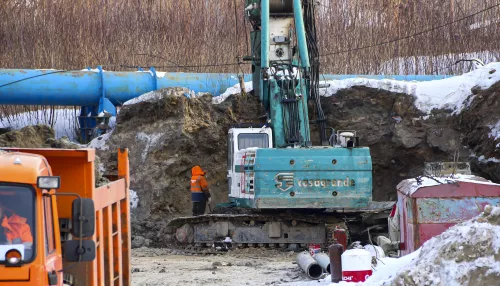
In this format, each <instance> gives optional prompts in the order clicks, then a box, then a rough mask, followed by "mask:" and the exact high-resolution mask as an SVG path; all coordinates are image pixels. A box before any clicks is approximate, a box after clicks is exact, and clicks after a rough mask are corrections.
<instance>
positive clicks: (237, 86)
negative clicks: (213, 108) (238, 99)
mask: <svg viewBox="0 0 500 286" xmlns="http://www.w3.org/2000/svg"><path fill="white" fill-rule="evenodd" d="M252 90H253V85H252V82H251V81H248V82H245V92H250V91H252ZM238 93H241V87H240V84H239V83H238V84H235V85H234V86H232V87H230V88H228V89H227V90H226V91H225V92H224V93H223V94H221V95H219V96H214V98H213V99H212V103H213V104H219V103H222V102H223V101H224V100H226V99H227V98H228V97H229V96H230V95H233V94H238Z"/></svg>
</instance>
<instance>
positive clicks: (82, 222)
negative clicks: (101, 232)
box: [71, 198, 95, 237]
mask: <svg viewBox="0 0 500 286" xmlns="http://www.w3.org/2000/svg"><path fill="white" fill-rule="evenodd" d="M71 213H72V216H71V223H72V225H73V227H72V228H71V233H72V234H73V235H74V236H76V237H91V236H93V235H94V232H95V207H94V201H93V200H92V199H80V198H79V199H75V200H74V201H73V205H72V208H71ZM80 228H81V231H80Z"/></svg>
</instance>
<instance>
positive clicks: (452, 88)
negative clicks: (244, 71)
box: [213, 62, 500, 113]
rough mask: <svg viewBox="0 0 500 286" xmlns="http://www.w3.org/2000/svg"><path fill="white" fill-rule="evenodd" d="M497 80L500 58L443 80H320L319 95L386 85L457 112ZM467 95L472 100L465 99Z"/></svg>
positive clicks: (421, 104) (424, 105) (424, 107)
mask: <svg viewBox="0 0 500 286" xmlns="http://www.w3.org/2000/svg"><path fill="white" fill-rule="evenodd" d="M497 81H500V62H494V63H490V64H487V65H485V66H479V67H478V68H477V69H476V70H473V71H471V72H468V73H465V74H463V75H460V76H454V77H450V78H446V79H441V80H433V81H422V82H416V81H415V82H409V81H397V80H391V79H382V80H378V79H368V78H349V79H343V80H331V81H321V82H320V83H321V84H328V85H329V86H328V87H326V88H321V89H320V95H321V96H325V97H329V96H333V95H335V94H336V93H337V92H338V91H339V90H341V89H348V88H352V87H354V86H366V87H371V88H376V89H383V90H387V91H390V92H397V93H406V94H409V95H413V96H414V97H415V98H416V102H415V104H416V106H417V108H419V109H420V110H421V111H423V112H425V113H430V111H431V110H433V109H435V108H437V109H442V108H449V109H452V110H454V113H458V112H460V111H461V110H462V109H463V108H465V107H467V106H468V105H469V103H470V102H472V99H473V98H474V97H471V98H469V96H470V95H472V91H471V89H472V88H474V87H479V88H481V89H487V88H489V87H490V86H491V85H493V84H494V83H496V82H497ZM245 90H246V92H250V91H251V90H252V82H245ZM240 92H241V89H240V86H239V84H237V85H234V86H233V87H231V88H229V89H227V90H226V92H224V93H223V94H222V95H220V96H218V97H214V98H213V103H214V104H219V103H221V102H223V101H224V100H226V98H227V97H229V96H230V95H232V94H237V93H240ZM467 98H469V100H468V101H467V102H466V100H467Z"/></svg>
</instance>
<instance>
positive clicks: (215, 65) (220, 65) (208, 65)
mask: <svg viewBox="0 0 500 286" xmlns="http://www.w3.org/2000/svg"><path fill="white" fill-rule="evenodd" d="M134 55H146V56H151V57H155V58H160V59H163V60H166V61H168V62H170V63H172V64H173V65H171V66H155V67H157V68H201V67H222V66H237V65H239V64H240V63H223V64H205V65H179V64H176V63H174V62H172V61H170V60H168V59H166V58H164V57H161V56H157V55H150V54H134ZM242 64H248V63H242ZM120 66H121V67H129V68H137V67H143V66H129V65H120ZM193 72H196V71H193Z"/></svg>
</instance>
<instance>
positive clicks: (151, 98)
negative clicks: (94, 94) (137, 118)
mask: <svg viewBox="0 0 500 286" xmlns="http://www.w3.org/2000/svg"><path fill="white" fill-rule="evenodd" d="M179 92H181V93H183V94H184V96H185V97H188V98H194V97H200V96H203V95H205V94H206V93H204V92H198V93H195V92H194V91H192V90H190V89H188V88H185V87H178V88H169V89H165V90H164V92H158V90H153V91H150V92H146V93H144V94H142V95H140V96H138V97H136V98H132V99H130V100H127V101H126V102H125V103H124V104H123V106H127V105H132V104H137V103H141V102H149V103H154V102H158V101H160V100H162V99H163V98H165V97H167V96H170V95H172V94H179Z"/></svg>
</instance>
